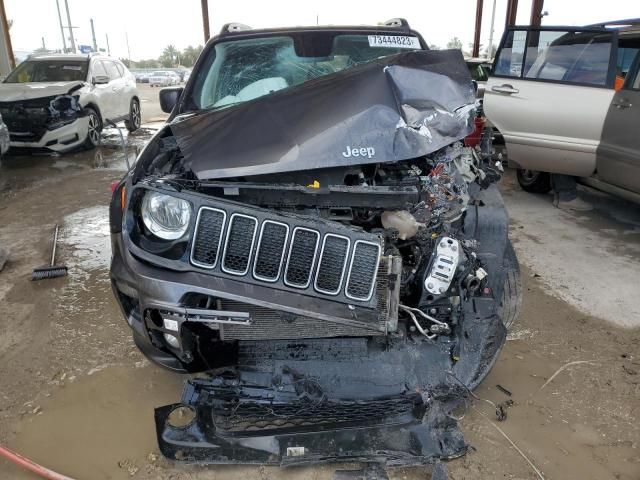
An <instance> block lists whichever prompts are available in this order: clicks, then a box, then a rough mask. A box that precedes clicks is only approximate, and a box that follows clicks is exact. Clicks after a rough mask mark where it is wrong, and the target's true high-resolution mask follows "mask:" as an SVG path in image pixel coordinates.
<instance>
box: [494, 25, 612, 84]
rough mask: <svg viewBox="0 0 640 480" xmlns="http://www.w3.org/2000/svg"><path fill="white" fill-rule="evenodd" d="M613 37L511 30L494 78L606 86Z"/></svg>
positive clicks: (576, 32)
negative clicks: (497, 76)
mask: <svg viewBox="0 0 640 480" xmlns="http://www.w3.org/2000/svg"><path fill="white" fill-rule="evenodd" d="M612 38H613V35H612V34H611V33H610V32H607V31H602V30H598V31H567V30H557V29H553V30H538V29H532V30H511V31H509V32H508V35H507V37H506V38H505V41H504V45H503V47H502V49H501V51H500V53H499V54H498V59H497V63H496V68H495V71H494V75H500V76H510V77H516V78H525V79H531V80H545V81H557V82H562V83H570V84H578V85H593V86H601V87H604V86H608V84H609V79H610V76H609V65H610V59H611V52H612ZM525 45H526V48H525Z"/></svg>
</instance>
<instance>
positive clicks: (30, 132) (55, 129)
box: [0, 85, 89, 152]
mask: <svg viewBox="0 0 640 480" xmlns="http://www.w3.org/2000/svg"><path fill="white" fill-rule="evenodd" d="M81 86H82V85H76V86H75V87H73V88H72V89H71V90H70V93H69V94H66V95H56V96H49V97H42V98H34V99H27V100H19V101H12V102H0V113H1V114H2V118H3V119H4V122H5V124H6V125H7V128H8V130H9V138H10V146H11V147H12V148H25V149H48V150H52V151H56V152H64V151H68V150H72V149H74V148H76V147H78V146H79V145H81V144H82V143H83V142H84V141H85V139H86V136H87V131H88V128H89V118H88V117H87V115H86V111H85V110H84V109H83V108H82V107H81V105H80V103H79V97H78V95H72V93H73V92H75V91H77V90H78V89H79V88H81Z"/></svg>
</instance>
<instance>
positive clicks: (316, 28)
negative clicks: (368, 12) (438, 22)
mask: <svg viewBox="0 0 640 480" xmlns="http://www.w3.org/2000/svg"><path fill="white" fill-rule="evenodd" d="M392 21H396V22H398V23H397V25H393V26H392V25H384V24H380V25H308V26H295V27H278V28H260V29H253V28H250V27H247V26H246V25H242V24H235V23H230V24H226V25H225V26H224V27H222V30H221V31H220V33H219V34H218V35H216V36H214V37H212V38H211V39H210V40H209V42H207V43H211V42H217V41H219V40H224V39H227V38H236V37H259V36H264V35H274V34H278V33H282V34H290V33H301V32H349V33H350V32H363V33H365V32H368V33H379V34H390V33H393V34H396V35H397V34H399V33H405V34H410V35H415V36H418V37H419V38H421V39H422V35H420V33H419V32H417V31H415V30H412V29H411V27H410V26H409V24H408V22H407V21H406V20H404V19H393V20H392ZM238 25H239V26H240V28H239V29H235V30H234V29H233V28H234V26H238ZM425 44H426V42H425Z"/></svg>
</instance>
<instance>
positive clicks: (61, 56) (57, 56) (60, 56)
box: [28, 53, 116, 60]
mask: <svg viewBox="0 0 640 480" xmlns="http://www.w3.org/2000/svg"><path fill="white" fill-rule="evenodd" d="M91 58H98V59H102V60H116V59H115V58H112V57H108V56H107V55H98V54H95V53H36V54H33V55H30V56H29V58H28V60H89V59H91Z"/></svg>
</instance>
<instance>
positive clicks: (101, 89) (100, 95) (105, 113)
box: [91, 59, 115, 122]
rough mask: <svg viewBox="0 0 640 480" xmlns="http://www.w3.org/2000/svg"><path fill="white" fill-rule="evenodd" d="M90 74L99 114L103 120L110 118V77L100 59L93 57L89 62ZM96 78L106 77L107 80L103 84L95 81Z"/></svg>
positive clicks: (111, 107) (111, 112) (111, 110)
mask: <svg viewBox="0 0 640 480" xmlns="http://www.w3.org/2000/svg"><path fill="white" fill-rule="evenodd" d="M91 75H92V83H93V92H92V93H93V95H94V96H95V98H96V101H97V104H98V108H99V109H100V115H101V116H102V120H103V122H104V119H105V118H111V117H113V115H114V113H115V112H114V108H113V105H111V103H110V97H111V85H110V83H111V79H110V78H109V74H108V73H107V70H106V69H105V68H104V65H103V64H102V61H101V60H100V59H94V60H93V61H92V63H91ZM97 78H107V79H109V81H107V82H106V83H103V84H98V83H95V80H96V79H97Z"/></svg>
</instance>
